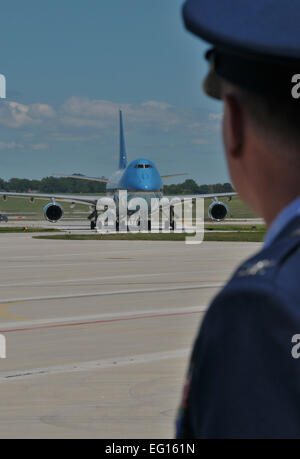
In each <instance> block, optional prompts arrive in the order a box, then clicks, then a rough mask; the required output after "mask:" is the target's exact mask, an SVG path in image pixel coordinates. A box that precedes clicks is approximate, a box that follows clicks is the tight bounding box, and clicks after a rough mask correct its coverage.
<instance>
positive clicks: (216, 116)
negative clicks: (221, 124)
mask: <svg viewBox="0 0 300 459" xmlns="http://www.w3.org/2000/svg"><path fill="white" fill-rule="evenodd" d="M208 119H209V121H216V120H220V121H221V120H222V119H223V113H210V114H209V115H208Z"/></svg>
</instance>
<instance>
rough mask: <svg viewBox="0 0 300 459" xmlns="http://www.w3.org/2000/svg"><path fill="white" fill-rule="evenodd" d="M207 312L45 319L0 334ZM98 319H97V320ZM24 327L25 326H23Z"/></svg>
mask: <svg viewBox="0 0 300 459" xmlns="http://www.w3.org/2000/svg"><path fill="white" fill-rule="evenodd" d="M206 310H207V307H206V306H197V307H192V308H185V309H182V310H180V309H176V310H174V309H173V310H170V309H162V310H160V311H159V312H158V311H157V310H155V311H145V312H143V313H140V312H137V311H134V312H128V313H123V314H101V315H99V316H85V317H75V318H74V317H73V318H72V317H71V318H67V317H65V318H61V319H48V320H47V319H45V320H35V321H34V320H33V321H30V322H29V321H28V322H26V323H24V327H22V328H17V327H18V325H19V324H15V323H8V324H5V325H4V326H3V328H2V330H0V333H16V332H26V331H32V330H44V329H49V328H62V327H78V326H82V325H95V324H104V323H112V322H122V321H129V320H139V319H155V318H163V317H175V316H185V315H189V314H202V313H203V312H205V311H206ZM97 317H98V318H97ZM25 325H26V326H25Z"/></svg>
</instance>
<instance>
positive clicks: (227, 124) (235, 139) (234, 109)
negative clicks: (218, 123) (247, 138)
mask: <svg viewBox="0 0 300 459" xmlns="http://www.w3.org/2000/svg"><path fill="white" fill-rule="evenodd" d="M223 102H224V119H223V137H224V144H225V149H226V153H227V154H229V155H230V156H232V157H234V158H237V157H239V156H240V155H241V154H242V150H243V148H242V147H243V141H244V128H245V126H244V122H245V120H244V113H243V109H242V106H241V104H240V102H239V101H238V99H237V98H236V97H235V96H234V95H232V94H226V95H224V96H223Z"/></svg>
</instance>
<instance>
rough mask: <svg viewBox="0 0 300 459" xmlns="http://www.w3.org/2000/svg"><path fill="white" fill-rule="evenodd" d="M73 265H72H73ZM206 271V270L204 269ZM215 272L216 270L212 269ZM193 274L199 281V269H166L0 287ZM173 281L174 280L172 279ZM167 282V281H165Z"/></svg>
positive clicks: (11, 284)
mask: <svg viewBox="0 0 300 459" xmlns="http://www.w3.org/2000/svg"><path fill="white" fill-rule="evenodd" d="M73 266H74V265H73ZM205 272H206V273H207V271H205ZM212 272H216V271H212ZM220 272H224V270H222V271H221V270H220ZM178 274H182V275H188V274H191V275H194V276H197V278H198V279H197V280H198V281H199V275H200V274H201V270H199V272H195V271H173V272H172V271H168V272H163V273H161V272H160V273H148V274H147V273H146V274H121V275H112V276H101V277H81V278H72V279H64V280H56V279H55V280H41V281H35V282H18V283H17V282H12V283H8V284H6V283H1V284H0V287H2V288H5V287H35V286H37V287H40V286H46V285H63V284H77V283H78V282H101V283H104V282H105V281H108V280H116V279H131V278H134V279H136V278H144V277H146V278H147V277H161V276H170V277H172V276H174V275H178ZM173 282H174V281H173ZM187 282H195V281H192V280H191V281H189V280H187ZM166 283H167V282H166Z"/></svg>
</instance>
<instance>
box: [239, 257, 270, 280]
mask: <svg viewBox="0 0 300 459" xmlns="http://www.w3.org/2000/svg"><path fill="white" fill-rule="evenodd" d="M274 265H275V261H273V260H261V261H258V262H257V263H255V264H254V265H252V266H248V267H245V268H241V270H240V271H239V272H238V276H239V277H244V276H256V274H260V275H261V276H262V275H264V274H265V272H266V269H267V268H270V267H271V266H274Z"/></svg>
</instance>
